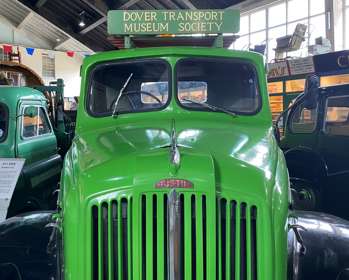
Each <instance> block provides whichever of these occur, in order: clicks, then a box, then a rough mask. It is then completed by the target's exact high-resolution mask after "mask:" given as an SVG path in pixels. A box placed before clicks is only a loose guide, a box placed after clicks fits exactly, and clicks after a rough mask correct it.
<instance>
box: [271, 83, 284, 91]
mask: <svg viewBox="0 0 349 280" xmlns="http://www.w3.org/2000/svg"><path fill="white" fill-rule="evenodd" d="M283 91H284V90H283V82H282V81H280V82H270V83H268V93H269V94H273V93H282V92H283Z"/></svg>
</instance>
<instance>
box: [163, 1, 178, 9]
mask: <svg viewBox="0 0 349 280" xmlns="http://www.w3.org/2000/svg"><path fill="white" fill-rule="evenodd" d="M162 2H163V3H165V4H166V5H167V6H168V7H170V8H171V9H180V8H179V7H178V6H177V5H176V4H175V3H174V2H172V0H163V1H162Z"/></svg>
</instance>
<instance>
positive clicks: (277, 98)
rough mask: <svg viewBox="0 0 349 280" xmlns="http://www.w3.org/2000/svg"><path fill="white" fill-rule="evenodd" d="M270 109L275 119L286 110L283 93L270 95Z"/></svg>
mask: <svg viewBox="0 0 349 280" xmlns="http://www.w3.org/2000/svg"><path fill="white" fill-rule="evenodd" d="M269 103H270V110H271V114H272V117H273V121H275V120H276V119H277V118H278V117H279V115H280V114H281V113H282V111H283V110H284V98H283V96H282V95H272V96H269Z"/></svg>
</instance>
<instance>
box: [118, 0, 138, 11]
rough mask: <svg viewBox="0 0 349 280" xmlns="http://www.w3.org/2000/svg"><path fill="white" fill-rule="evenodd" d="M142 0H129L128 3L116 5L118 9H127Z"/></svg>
mask: <svg viewBox="0 0 349 280" xmlns="http://www.w3.org/2000/svg"><path fill="white" fill-rule="evenodd" d="M139 1H140V0H129V1H127V2H126V3H124V4H122V5H121V6H119V7H115V8H116V9H118V10H126V9H128V8H130V7H131V6H133V5H135V4H137V3H138V2H139Z"/></svg>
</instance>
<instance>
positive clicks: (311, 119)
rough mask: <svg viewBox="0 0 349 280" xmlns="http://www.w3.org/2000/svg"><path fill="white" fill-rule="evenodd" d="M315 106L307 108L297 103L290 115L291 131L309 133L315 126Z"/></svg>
mask: <svg viewBox="0 0 349 280" xmlns="http://www.w3.org/2000/svg"><path fill="white" fill-rule="evenodd" d="M316 122H317V108H315V109H312V110H309V109H307V108H305V107H304V106H303V104H300V105H298V107H296V109H295V110H294V111H293V112H292V115H291V131H292V132H293V133H311V132H313V131H314V130H315V128H316Z"/></svg>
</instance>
